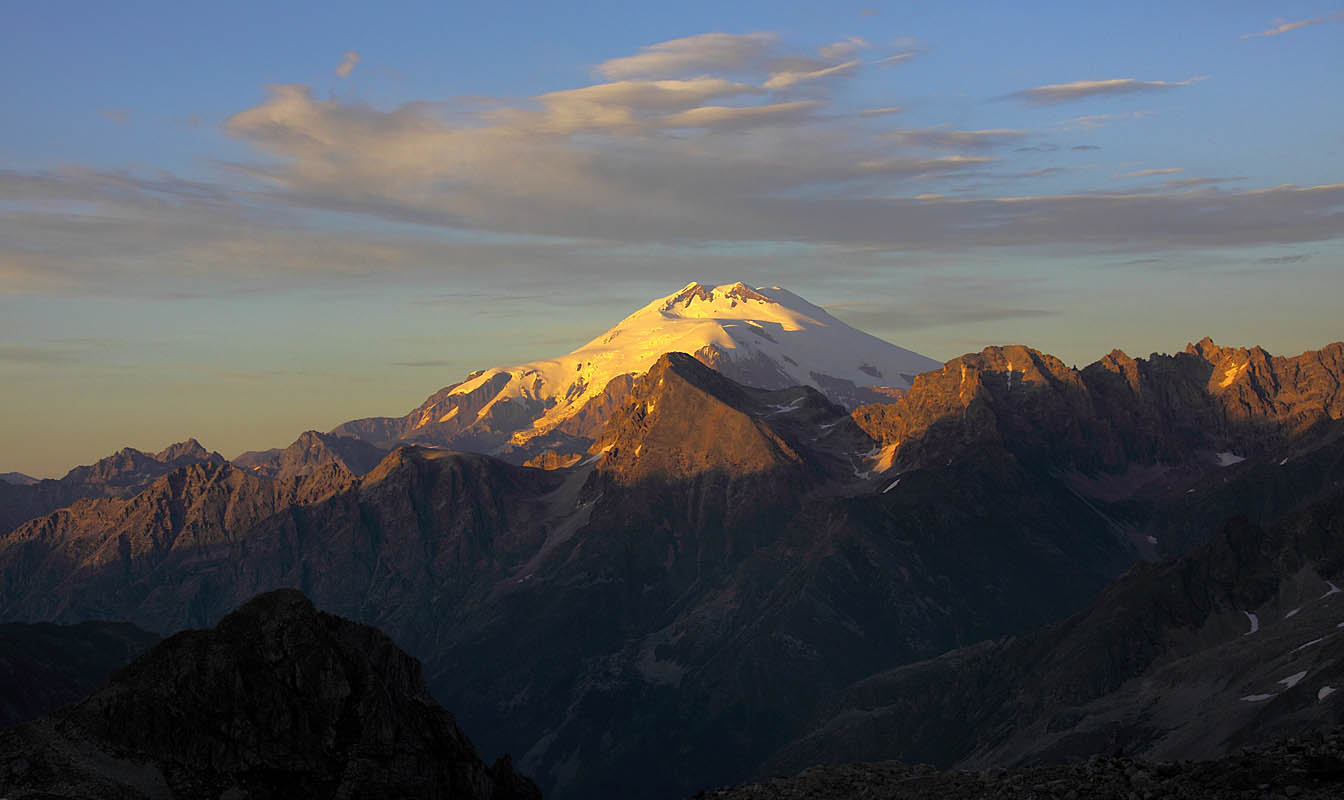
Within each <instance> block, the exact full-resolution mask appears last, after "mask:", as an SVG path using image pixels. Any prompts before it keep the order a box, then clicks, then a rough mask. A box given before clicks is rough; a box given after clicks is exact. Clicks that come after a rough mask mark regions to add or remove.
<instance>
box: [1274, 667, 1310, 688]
mask: <svg viewBox="0 0 1344 800" xmlns="http://www.w3.org/2000/svg"><path fill="white" fill-rule="evenodd" d="M1305 677H1307V671H1306V670H1305V669H1304V670H1302V671H1301V672H1294V673H1293V674H1292V675H1289V676H1288V677H1286V678H1284V679H1283V680H1281V681H1279V683H1282V684H1283V686H1284V688H1285V689H1291V688H1293V687H1294V686H1296V685H1298V684H1299V683H1301V682H1302V679H1303V678H1305Z"/></svg>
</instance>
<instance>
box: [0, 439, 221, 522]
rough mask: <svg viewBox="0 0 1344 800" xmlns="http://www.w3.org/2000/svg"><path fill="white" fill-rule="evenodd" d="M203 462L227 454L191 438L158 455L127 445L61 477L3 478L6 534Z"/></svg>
mask: <svg viewBox="0 0 1344 800" xmlns="http://www.w3.org/2000/svg"><path fill="white" fill-rule="evenodd" d="M197 463H213V464H222V463H224V457H223V456H221V455H220V454H219V453H212V452H210V451H208V450H206V449H205V448H204V447H202V446H201V444H200V442H198V441H196V440H195V439H188V440H187V441H185V442H179V443H177V444H174V445H170V446H168V447H166V448H164V449H163V450H162V451H160V452H158V453H143V452H141V451H139V450H136V449H135V448H132V447H127V448H123V449H121V450H118V451H117V452H116V453H113V454H112V455H110V456H108V457H107V458H104V459H101V460H99V461H97V462H95V463H94V464H91V465H89V466H83V467H75V468H74V469H72V470H70V471H69V472H68V473H66V475H65V477H63V478H61V479H59V480H50V479H48V480H40V481H33V482H25V483H9V482H4V481H0V533H5V532H7V531H10V530H13V529H14V528H16V527H18V526H19V525H20V524H22V523H24V522H26V521H28V520H30V519H33V518H35V517H40V516H43V515H44V514H49V513H51V512H52V511H55V510H56V509H58V508H64V507H65V506H68V505H70V504H72V503H74V502H76V501H78V500H82V499H85V498H91V497H129V496H130V495H133V494H135V493H137V492H139V491H141V490H142V489H144V488H145V487H147V486H149V484H151V483H153V482H154V481H155V480H157V479H158V478H159V477H160V476H162V475H165V474H167V473H169V472H172V471H173V470H175V469H178V468H179V467H184V466H187V465H189V464H197Z"/></svg>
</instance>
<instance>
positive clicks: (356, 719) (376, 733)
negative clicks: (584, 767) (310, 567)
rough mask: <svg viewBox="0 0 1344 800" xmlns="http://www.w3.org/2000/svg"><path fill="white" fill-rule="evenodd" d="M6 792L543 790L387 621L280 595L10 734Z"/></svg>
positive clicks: (525, 797)
mask: <svg viewBox="0 0 1344 800" xmlns="http://www.w3.org/2000/svg"><path fill="white" fill-rule="evenodd" d="M0 796H3V797H6V798H12V799H13V800H17V799H18V798H39V797H41V798H57V797H98V798H146V797H149V798H157V797H177V798H205V797H209V798H215V797H227V798H235V799H236V800H241V799H242V798H295V797H303V798H327V797H330V798H338V797H339V798H365V797H373V798H381V797H386V798H391V797H426V798H428V797H451V798H463V799H464V800H487V798H489V799H490V800H539V798H540V796H541V795H540V792H538V791H537V788H536V786H535V785H534V784H533V783H532V782H531V781H529V780H527V779H526V778H522V777H520V776H518V775H517V774H516V773H514V771H513V768H512V765H511V762H510V761H509V760H508V759H507V758H503V759H500V760H499V761H498V762H497V763H496V764H495V765H494V766H493V767H489V766H487V765H486V764H485V763H483V762H482V761H481V760H480V759H479V758H477V756H476V753H475V750H474V749H473V748H472V745H471V742H470V741H468V740H467V737H466V735H465V734H463V732H462V730H461V729H460V728H458V726H457V723H456V722H455V721H454V719H453V716H452V715H451V714H449V713H448V712H447V711H444V710H443V708H442V707H440V706H439V705H438V704H437V703H435V702H434V700H433V699H432V698H431V697H430V696H429V693H428V691H427V690H426V689H425V682H424V678H423V677H422V675H421V672H420V664H419V662H417V661H416V660H415V659H413V658H411V657H410V656H408V655H406V654H405V653H404V652H402V651H401V650H400V649H398V648H397V647H396V646H395V645H394V644H392V641H391V640H390V639H388V638H387V637H386V636H384V635H383V634H382V633H381V632H380V631H378V630H376V629H374V628H370V627H368V626H365V625H358V624H356V623H353V622H350V621H349V620H346V619H342V618H340V617H335V616H331V615H329V614H323V613H320V612H318V611H316V610H315V609H314V608H313V605H312V603H310V602H309V601H308V599H307V598H306V597H304V596H303V595H302V594H301V593H299V592H297V591H295V590H292V589H286V590H279V591H275V592H271V593H269V594H266V595H262V596H261V597H258V598H255V599H254V600H252V601H250V602H248V603H247V604H246V605H244V606H243V607H242V608H240V609H238V610H237V611H235V612H233V613H232V614H229V615H228V616H227V617H225V618H224V619H223V620H221V621H220V623H219V624H218V625H217V626H215V628H214V629H212V630H208V631H184V632H182V633H179V634H177V635H175V636H173V637H171V638H170V639H168V640H166V641H164V642H163V643H161V644H159V645H157V646H155V647H154V648H153V649H151V650H150V651H149V652H148V653H146V654H145V655H144V656H142V657H140V658H138V659H136V660H135V661H134V662H133V663H132V664H131V665H130V666H129V667H127V668H126V669H124V670H122V671H121V672H119V673H117V675H116V676H115V677H114V678H113V679H112V680H111V681H110V682H109V683H108V684H107V685H106V686H104V687H103V688H101V689H99V690H98V691H97V692H95V693H94V694H93V695H91V696H89V697H88V698H86V699H84V700H83V701H81V702H79V703H77V704H75V705H72V706H69V707H67V708H64V709H61V710H60V711H57V712H54V713H52V714H50V715H48V716H45V717H42V718H41V719H39V720H37V721H35V722H32V723H29V724H27V725H22V726H19V727H17V728H10V729H7V730H3V731H0Z"/></svg>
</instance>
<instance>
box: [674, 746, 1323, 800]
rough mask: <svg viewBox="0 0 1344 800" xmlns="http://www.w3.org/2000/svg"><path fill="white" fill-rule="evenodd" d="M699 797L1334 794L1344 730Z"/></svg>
mask: <svg viewBox="0 0 1344 800" xmlns="http://www.w3.org/2000/svg"><path fill="white" fill-rule="evenodd" d="M695 797H696V800H804V798H806V800H851V799H852V798H864V800H927V799H928V798H938V800H1158V799H1159V798H1162V799H1164V800H1165V799H1167V798H1170V800H1287V799H1288V798H1297V800H1335V799H1336V798H1339V797H1344V729H1335V730H1333V731H1330V732H1328V733H1317V734H1313V735H1309V736H1303V737H1300V738H1290V739H1284V740H1280V741H1277V742H1274V743H1272V744H1266V745H1263V746H1259V747H1252V748H1247V749H1245V750H1242V751H1240V752H1238V753H1236V754H1234V755H1230V756H1227V757H1224V758H1220V759H1216V760H1212V761H1146V760H1142V759H1131V758H1114V757H1108V756H1102V755H1098V756H1093V757H1091V758H1089V759H1087V760H1086V761H1080V762H1078V763H1074V764H1068V765H1052V766H1039V767H1029V768H1023V769H1015V770H1004V769H986V770H981V771H978V772H939V771H937V770H936V769H934V768H933V767H931V766H928V765H921V766H908V765H905V764H902V763H900V762H895V761H886V762H878V763H872V764H846V765H838V766H826V767H813V768H811V769H807V770H804V771H803V772H801V773H799V774H798V775H796V776H794V777H791V778H774V779H771V780H767V781H761V782H759V783H750V784H745V785H743V786H737V787H733V788H729V789H717V790H713V791H707V792H700V793H698V794H697V795H695Z"/></svg>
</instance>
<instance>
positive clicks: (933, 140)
mask: <svg viewBox="0 0 1344 800" xmlns="http://www.w3.org/2000/svg"><path fill="white" fill-rule="evenodd" d="M886 135H887V136H889V137H891V138H892V140H893V141H895V142H897V143H898V144H901V145H903V146H906V147H929V148H939V149H954V150H980V149H984V148H989V147H996V146H998V145H1002V144H1007V143H1009V142H1014V141H1017V140H1019V139H1022V138H1023V137H1025V136H1026V135H1027V132H1026V131H1019V130H1010V129H1006V128H997V129H992V130H981V131H958V130H952V129H950V128H920V129H917V130H893V131H887V134H886Z"/></svg>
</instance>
